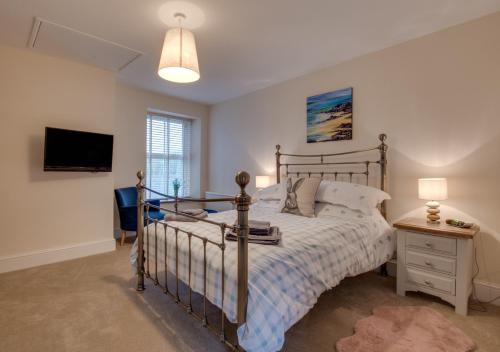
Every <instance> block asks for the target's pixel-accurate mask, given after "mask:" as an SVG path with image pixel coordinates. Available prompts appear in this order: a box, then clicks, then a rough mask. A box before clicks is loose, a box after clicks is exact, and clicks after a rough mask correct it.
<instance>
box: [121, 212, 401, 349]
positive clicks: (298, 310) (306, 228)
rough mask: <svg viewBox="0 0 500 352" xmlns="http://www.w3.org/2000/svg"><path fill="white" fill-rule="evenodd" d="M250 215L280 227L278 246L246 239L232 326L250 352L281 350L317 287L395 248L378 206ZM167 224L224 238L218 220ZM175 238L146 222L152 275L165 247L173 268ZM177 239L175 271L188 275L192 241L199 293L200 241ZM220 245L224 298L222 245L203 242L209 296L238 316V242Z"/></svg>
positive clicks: (229, 219)
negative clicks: (241, 315)
mask: <svg viewBox="0 0 500 352" xmlns="http://www.w3.org/2000/svg"><path fill="white" fill-rule="evenodd" d="M339 214H340V213H339ZM249 218H250V219H255V220H263V221H270V222H271V224H272V225H273V226H278V227H279V228H280V231H281V232H282V242H281V244H280V245H277V246H270V245H259V244H252V243H251V244H249V248H248V256H249V278H248V280H249V282H248V308H247V322H246V323H245V324H243V325H242V326H240V327H239V328H238V332H237V333H238V341H239V344H240V345H241V347H243V348H244V349H245V350H246V351H248V352H252V351H264V352H265V351H278V350H280V349H281V348H282V347H283V344H284V336H285V332H286V331H287V330H288V329H289V328H290V327H291V326H292V325H293V324H295V323H296V322H297V321H299V320H300V319H301V318H302V317H303V316H304V315H305V314H306V313H307V312H308V311H309V310H310V309H311V308H312V307H313V306H314V304H315V303H316V301H317V299H318V297H319V296H320V295H321V293H323V292H324V291H325V290H328V289H331V288H333V287H335V286H336V285H337V284H338V283H339V282H340V281H341V280H342V279H343V278H345V277H348V276H355V275H359V274H361V273H364V272H367V271H370V270H373V269H375V268H377V267H378V266H380V265H381V264H383V263H384V262H386V261H387V260H389V259H390V258H391V257H392V254H393V252H394V238H393V230H392V229H391V227H390V226H389V225H388V224H387V222H386V221H385V219H384V218H383V217H382V215H381V214H380V213H379V212H378V211H374V212H373V214H372V215H365V214H362V213H359V212H353V211H351V212H347V213H346V212H345V211H342V216H341V215H335V214H334V215H332V216H328V217H317V218H306V217H302V216H297V215H292V214H285V213H279V212H276V211H272V210H270V209H267V208H260V207H255V206H254V207H252V208H251V210H250V212H249ZM210 219H211V220H214V221H218V222H225V223H227V224H233V223H234V222H235V220H236V211H234V210H231V211H226V212H222V213H218V214H213V215H210ZM169 224H170V225H172V226H178V227H179V228H182V229H183V230H186V231H189V232H192V233H195V234H197V235H199V236H203V237H206V238H208V239H209V240H212V241H216V242H221V237H222V233H221V230H220V228H218V227H217V226H214V225H211V224H207V223H204V222H195V223H188V222H184V223H183V222H169ZM155 234H156V235H155ZM175 237H176V236H175V232H174V230H172V229H171V228H168V229H167V231H165V228H164V226H163V225H161V224H158V225H157V227H156V231H155V225H154V224H150V225H149V226H148V227H147V228H146V229H145V237H144V241H145V247H147V246H149V256H148V258H147V263H148V264H149V270H150V273H151V274H152V276H154V267H155V260H157V266H158V268H159V269H158V270H159V271H160V270H161V271H163V270H164V258H165V248H167V252H168V256H167V258H168V259H167V270H168V271H170V272H172V273H174V274H175V265H176V262H175ZM165 239H166V245H165ZM155 242H156V244H157V251H156V252H155ZM177 242H178V265H179V277H180V279H181V280H182V281H184V282H185V283H187V282H188V281H189V277H188V276H189V246H191V278H190V279H191V287H192V289H193V291H195V292H198V293H200V294H202V293H203V289H204V275H203V274H204V266H203V263H204V255H203V252H204V251H203V242H202V241H201V240H199V239H197V238H194V237H192V238H191V245H189V240H188V238H187V236H186V235H185V234H182V233H180V232H179V234H178V238H177ZM225 244H226V250H225V258H224V260H225V264H224V269H225V270H224V277H225V289H224V302H223V300H222V297H221V291H222V290H221V287H222V280H221V268H222V261H221V250H220V248H218V247H217V246H215V245H213V244H210V243H208V244H207V246H206V260H207V287H206V290H207V299H208V300H209V301H211V302H212V303H213V304H214V305H216V306H218V307H219V308H221V307H222V306H223V307H222V308H223V310H224V313H225V314H226V316H227V318H228V319H229V320H230V321H231V322H235V321H236V302H237V281H236V277H237V252H236V249H237V244H236V242H230V241H226V242H225ZM134 247H135V248H136V246H134ZM131 257H134V256H131ZM162 278H163V275H159V280H160V282H162V283H163V279H162Z"/></svg>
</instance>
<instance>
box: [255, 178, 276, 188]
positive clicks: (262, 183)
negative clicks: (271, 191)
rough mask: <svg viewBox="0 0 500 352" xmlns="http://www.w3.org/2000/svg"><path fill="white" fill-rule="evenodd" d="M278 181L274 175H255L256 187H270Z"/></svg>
mask: <svg viewBox="0 0 500 352" xmlns="http://www.w3.org/2000/svg"><path fill="white" fill-rule="evenodd" d="M275 183H276V179H275V177H273V176H255V188H257V189H262V188H266V187H269V186H271V185H273V184H275Z"/></svg>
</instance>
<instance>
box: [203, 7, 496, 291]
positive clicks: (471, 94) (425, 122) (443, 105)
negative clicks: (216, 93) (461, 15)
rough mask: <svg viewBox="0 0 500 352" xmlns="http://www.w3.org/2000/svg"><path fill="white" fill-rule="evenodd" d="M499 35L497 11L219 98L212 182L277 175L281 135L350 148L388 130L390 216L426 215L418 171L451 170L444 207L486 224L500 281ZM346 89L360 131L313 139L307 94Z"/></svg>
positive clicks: (288, 142)
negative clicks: (242, 173) (349, 136)
mask: <svg viewBox="0 0 500 352" xmlns="http://www.w3.org/2000/svg"><path fill="white" fill-rule="evenodd" d="M499 35H500V13H497V14H494V15H491V16H488V17H485V18H482V19H480V20H477V21H473V22H470V23H467V24H464V25H460V26H457V27H453V28H450V29H448V30H444V31H441V32H437V33H434V34H432V35H429V36H426V37H423V38H420V39H416V40H412V41H410V42H407V43H404V44H401V45H398V46H395V47H392V48H388V49H385V50H382V51H379V52H376V53H373V54H370V55H366V56H363V57H360V58H358V59H355V60H352V61H349V62H346V63H343V64H340V65H337V66H335V67H332V68H329V69H326V70H322V71H319V72H316V73H312V74H309V75H306V76H303V77H299V78H297V79H293V80H290V81H287V82H284V83H282V84H279V85H275V86H272V87H269V88H266V89H263V90H260V91H257V92H255V93H252V94H249V95H246V96H244V97H241V98H237V99H233V100H230V101H227V102H224V103H221V104H217V105H215V106H213V107H212V109H211V113H210V141H209V150H210V154H209V163H210V169H209V177H210V178H209V180H210V182H209V190H211V191H215V192H223V193H235V192H236V191H237V188H236V185H235V184H234V181H233V177H234V173H235V172H236V171H237V170H241V169H244V170H247V171H249V172H250V173H251V175H252V176H255V175H260V174H273V172H274V171H275V170H274V162H275V159H274V152H275V148H274V146H275V145H276V144H278V143H279V144H281V145H282V148H283V150H282V151H283V152H288V153H293V152H299V151H300V152H305V153H309V152H326V153H328V152H340V151H346V150H351V149H356V148H358V147H369V146H375V145H377V143H378V140H377V135H378V134H379V133H381V132H384V133H386V134H387V135H388V140H387V143H388V144H389V146H390V150H389V190H390V193H391V194H392V196H393V200H392V201H390V202H389V217H390V219H397V218H400V217H402V216H405V215H408V214H414V215H417V216H424V211H425V210H424V209H423V208H422V206H423V203H424V202H423V201H421V200H418V198H417V178H419V177H430V176H444V177H447V178H448V180H449V195H450V199H449V200H447V201H445V202H443V203H444V204H445V206H444V207H443V215H444V217H447V216H456V215H457V214H458V215H460V216H462V217H464V218H468V219H473V220H474V221H476V222H479V223H480V224H481V225H482V227H483V231H482V233H481V235H480V237H479V239H478V241H477V245H478V251H479V265H480V268H481V273H480V278H481V279H482V280H485V281H488V282H494V283H497V284H498V283H500V256H499V253H500V234H499V232H500V216H499V215H500V187H498V180H499V179H500V158H499V155H498V153H499V151H500V117H499V113H500V98H499V97H500V64H499V63H500V41H499V40H498V37H499ZM339 50H342V48H340V47H339ZM311 55H314V53H311ZM345 87H353V88H354V106H353V109H354V139H353V140H352V141H345V142H326V143H319V144H309V145H308V144H307V143H306V98H307V97H308V96H311V95H315V94H318V93H323V92H328V91H332V90H336V89H340V88H345ZM253 182H254V181H253ZM250 189H251V190H252V189H254V188H253V184H252V185H251V187H250ZM412 212H413V213H412Z"/></svg>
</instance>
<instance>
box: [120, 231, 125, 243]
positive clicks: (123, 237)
mask: <svg viewBox="0 0 500 352" xmlns="http://www.w3.org/2000/svg"><path fill="white" fill-rule="evenodd" d="M126 234H127V233H126V232H125V231H122V234H121V235H120V246H123V244H124V243H125V235H126Z"/></svg>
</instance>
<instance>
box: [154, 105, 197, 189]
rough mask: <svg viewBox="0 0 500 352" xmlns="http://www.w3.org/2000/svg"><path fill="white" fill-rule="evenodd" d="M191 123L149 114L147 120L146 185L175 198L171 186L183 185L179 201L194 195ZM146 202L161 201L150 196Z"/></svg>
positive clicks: (171, 117) (180, 119)
mask: <svg viewBox="0 0 500 352" xmlns="http://www.w3.org/2000/svg"><path fill="white" fill-rule="evenodd" d="M191 127H192V122H191V120H189V119H184V118H180V117H175V116H166V115H158V114H148V116H147V118H146V185H147V187H149V188H151V189H154V190H155V191H158V192H161V193H164V194H168V195H174V188H173V185H172V183H173V182H174V180H175V179H177V180H179V181H180V183H181V188H180V190H179V196H180V197H186V196H189V195H190V193H191ZM146 197H147V198H161V197H160V196H158V195H155V194H150V192H147V194H146Z"/></svg>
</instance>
